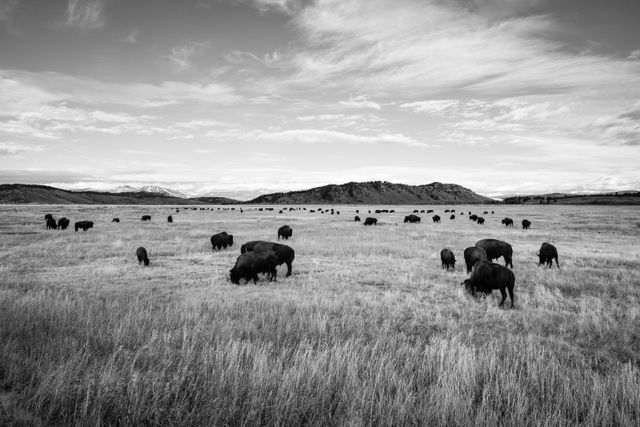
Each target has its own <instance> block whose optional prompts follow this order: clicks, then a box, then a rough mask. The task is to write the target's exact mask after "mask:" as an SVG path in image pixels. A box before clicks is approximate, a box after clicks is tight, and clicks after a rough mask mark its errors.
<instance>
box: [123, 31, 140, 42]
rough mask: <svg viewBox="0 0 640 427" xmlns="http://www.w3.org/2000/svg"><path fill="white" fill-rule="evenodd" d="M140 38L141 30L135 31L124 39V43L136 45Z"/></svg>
mask: <svg viewBox="0 0 640 427" xmlns="http://www.w3.org/2000/svg"><path fill="white" fill-rule="evenodd" d="M139 36H140V31H139V30H137V29H136V30H133V31H131V32H130V33H129V34H127V36H126V37H124V38H122V41H123V42H125V43H130V44H136V43H138V37H139Z"/></svg>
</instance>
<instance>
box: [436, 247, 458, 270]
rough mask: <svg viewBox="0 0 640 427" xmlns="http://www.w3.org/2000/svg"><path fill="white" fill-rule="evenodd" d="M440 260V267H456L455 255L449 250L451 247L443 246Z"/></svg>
mask: <svg viewBox="0 0 640 427" xmlns="http://www.w3.org/2000/svg"><path fill="white" fill-rule="evenodd" d="M440 260H441V261H442V268H445V269H447V270H448V269H449V268H453V269H455V268H456V257H455V256H454V255H453V252H451V249H447V248H444V249H443V250H441V251H440Z"/></svg>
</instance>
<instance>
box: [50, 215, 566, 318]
mask: <svg viewBox="0 0 640 427" xmlns="http://www.w3.org/2000/svg"><path fill="white" fill-rule="evenodd" d="M191 209H194V210H195V209H197V208H191ZM200 209H201V210H204V208H200ZM226 209H227V208H225V210H226ZM303 209H304V210H306V208H303ZM258 210H260V211H262V210H267V211H272V210H273V208H258ZM284 210H286V208H284ZM291 210H293V208H289V211H291ZM240 211H241V212H242V209H240ZM320 211H322V210H319V212H320ZM176 212H179V209H176ZM279 212H282V210H281V211H279ZM309 212H314V211H313V210H310V211H309ZM322 212H327V213H329V212H330V213H331V214H334V212H335V213H337V214H338V215H339V211H334V209H330V210H329V209H326V210H324V211H322ZM394 212H395V211H394V210H388V209H377V210H375V213H394ZM424 212H425V210H421V211H418V210H417V209H416V210H414V211H413V213H412V214H409V215H407V216H405V217H404V223H414V224H415V223H420V222H421V218H420V217H419V216H418V215H416V213H424ZM445 212H446V213H450V214H451V216H450V219H451V220H453V219H455V212H456V211H455V209H447V210H445ZM356 213H360V211H359V210H356ZM369 213H371V211H369ZM426 213H433V210H431V209H430V210H427V211H426ZM488 214H489V212H488V211H485V212H484V215H488ZM491 214H494V211H491ZM459 215H464V212H459ZM467 215H468V217H469V219H470V220H471V221H475V222H477V223H478V224H479V225H483V224H484V222H485V219H484V218H483V217H481V216H478V215H476V214H472V213H471V212H468V213H467ZM140 220H141V221H151V215H142V217H141V218H140ZM432 220H433V222H434V223H439V222H440V216H439V215H434V216H433V217H432ZM45 221H46V227H47V229H62V230H65V229H66V228H67V227H68V226H69V223H70V221H69V219H67V218H64V217H63V218H60V219H59V220H57V221H56V220H55V218H54V217H53V215H51V214H46V215H45ZM355 221H360V217H359V216H356V217H355ZM112 222H115V223H119V222H120V219H119V218H113V219H112ZM167 222H169V223H172V222H173V217H172V216H171V215H169V216H168V217H167ZM377 222H378V220H377V218H374V217H366V218H365V220H364V225H377ZM502 224H504V225H505V226H506V227H513V219H511V218H503V219H502ZM530 226H531V222H530V221H529V220H527V219H524V220H522V228H523V229H528V228H529V227H530ZM74 228H75V231H78V230H80V229H82V230H83V231H86V230H88V229H90V228H93V222H92V221H78V222H76V223H75V224H74ZM292 236H293V229H292V228H291V227H290V226H288V225H284V226H282V227H280V228H279V229H278V230H277V239H278V240H280V239H281V238H282V239H283V240H287V239H289V238H291V237H292ZM233 243H234V242H233V235H231V234H228V233H227V232H225V231H223V232H221V233H217V234H214V235H213V236H211V247H212V250H213V251H214V252H215V251H220V250H223V249H226V248H227V247H231V246H233ZM512 256H513V249H512V247H511V245H510V244H509V243H507V242H503V241H501V240H496V239H483V240H479V241H478V242H476V244H475V245H474V246H471V247H468V248H466V249H465V250H464V252H463V257H464V261H465V264H466V270H467V274H470V277H469V278H468V279H466V280H465V281H464V282H462V283H461V285H463V286H464V288H465V290H466V291H467V292H468V293H470V294H471V295H474V296H475V295H477V294H485V295H486V294H490V293H491V292H492V291H493V290H499V291H500V293H501V294H502V300H501V301H500V306H502V305H503V304H504V302H505V300H506V298H507V293H508V295H509V297H510V299H511V307H513V304H514V285H515V276H514V274H513V271H512V270H510V269H509V267H510V268H511V269H513V262H512ZM136 257H137V259H138V263H140V264H143V265H145V266H148V265H149V255H148V253H147V250H146V249H145V248H144V247H139V248H138V249H137V250H136ZM294 257H295V251H294V250H293V248H291V247H289V246H287V245H284V244H281V243H276V242H267V241H261V240H254V241H250V242H246V243H244V244H243V245H242V246H241V247H240V256H239V257H238V258H237V260H236V263H235V265H234V266H233V268H232V269H231V270H229V278H230V280H231V282H232V283H235V284H240V281H241V280H243V279H244V280H245V283H248V282H249V281H253V282H254V284H255V283H257V282H258V280H259V279H258V274H265V275H266V277H267V279H268V280H269V281H274V280H276V279H277V269H276V268H277V267H278V266H280V265H282V264H286V265H287V274H286V277H289V276H290V275H291V271H292V263H293V260H294ZM500 257H502V258H504V261H505V265H504V266H502V265H499V264H495V263H493V262H492V261H493V260H495V259H498V258H500ZM440 258H441V261H442V268H445V269H455V263H456V259H455V255H454V253H453V252H452V251H451V250H450V249H448V248H445V249H442V251H441V252H440ZM538 258H539V265H542V264H545V265H546V266H548V267H549V268H551V267H552V266H553V260H554V259H555V261H556V266H557V267H558V268H560V265H559V263H558V251H557V249H556V247H555V246H553V245H552V244H550V243H547V242H545V243H542V246H541V247H540V250H539V252H538Z"/></svg>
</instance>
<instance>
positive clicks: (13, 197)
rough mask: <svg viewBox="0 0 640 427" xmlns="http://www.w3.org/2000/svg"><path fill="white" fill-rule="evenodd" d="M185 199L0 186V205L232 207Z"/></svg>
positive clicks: (225, 201)
mask: <svg viewBox="0 0 640 427" xmlns="http://www.w3.org/2000/svg"><path fill="white" fill-rule="evenodd" d="M202 199H206V200H200V198H195V199H187V198H182V197H175V196H169V195H166V194H162V193H155V192H149V191H136V192H121V193H108V192H100V191H68V190H62V189H60V188H55V187H49V186H46V185H32V184H2V185H0V203H2V204H18V203H34V204H50V205H58V204H60V205H63V204H80V205H201V204H236V203H240V202H238V201H237V200H232V199H227V198H226V197H205V198H202Z"/></svg>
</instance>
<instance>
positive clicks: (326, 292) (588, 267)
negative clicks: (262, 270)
mask: <svg viewBox="0 0 640 427" xmlns="http://www.w3.org/2000/svg"><path fill="white" fill-rule="evenodd" d="M313 208H315V207H307V209H308V210H309V209H313ZM335 208H336V209H338V210H340V212H341V215H339V216H338V215H333V216H332V215H329V214H319V213H309V212H308V210H307V211H293V212H286V213H284V214H278V213H277V209H276V210H275V211H274V212H259V211H256V210H254V209H253V208H246V207H245V208H244V209H245V212H244V213H242V214H241V213H240V212H239V210H235V211H231V210H217V207H215V208H212V210H210V211H209V210H207V211H201V210H197V211H191V210H189V211H184V209H183V208H181V212H180V213H175V209H173V208H170V207H166V206H165V207H163V206H148V207H141V206H1V207H0V214H1V217H2V223H1V224H0V425H7V424H21V425H74V424H75V425H89V424H92V425H100V424H103V425H115V424H119V425H156V424H159V425H254V424H261V425H263V424H269V425H271V424H278V425H300V424H310V425H370V424H373V425H385V426H386V425H465V426H466V425H487V426H498V425H518V426H524V425H548V426H567V425H598V426H601V425H629V426H636V425H638V424H639V423H640V244H639V236H640V226H638V213H639V212H640V209H639V208H638V207H621V206H607V207H604V206H586V207H585V206H518V205H509V206H503V205H497V206H495V205H494V206H472V207H470V206H455V208H456V209H457V210H458V212H459V211H464V212H465V214H466V212H468V211H469V210H472V211H473V212H474V213H480V214H482V212H483V211H485V210H489V211H491V210H495V212H496V213H495V215H491V214H489V215H483V216H484V217H485V218H486V220H487V222H486V224H485V225H484V226H478V225H477V224H475V223H473V222H471V221H469V220H468V219H467V218H466V215H464V217H460V216H459V215H458V219H456V220H453V221H451V220H449V219H448V218H449V214H444V213H443V210H444V209H445V207H429V208H433V209H435V211H436V213H439V214H440V216H441V217H442V218H443V219H442V223H441V224H433V223H432V222H431V219H430V217H431V215H427V214H419V215H420V216H422V219H423V222H422V223H421V224H403V223H402V219H403V217H404V215H406V214H408V213H410V212H412V210H413V209H414V208H415V207H412V206H411V207H408V206H385V207H384V208H392V209H395V210H396V213H394V214H379V215H372V216H375V217H377V218H378V219H379V225H378V226H371V227H365V226H363V225H362V224H361V223H355V222H353V216H354V215H355V210H356V209H359V210H360V216H361V217H362V218H363V219H364V217H366V216H368V214H367V211H368V210H369V209H371V210H373V209H375V207H367V206H335ZM422 208H426V207H420V209H422ZM45 213H52V214H53V215H54V216H55V217H56V218H60V217H62V216H66V217H67V218H69V219H70V220H71V228H70V229H67V230H66V231H51V230H49V231H48V230H45V225H44V214H45ZM147 213H148V214H151V215H152V217H153V218H152V221H151V222H150V223H146V222H145V223H142V222H141V221H140V216H141V215H142V214H147ZM169 214H172V215H173V218H174V221H175V222H174V223H173V224H169V223H167V222H166V216H167V215H169ZM116 216H117V217H119V218H120V220H121V222H120V223H119V224H115V223H111V218H113V217H116ZM504 216H509V217H511V218H513V219H514V220H515V223H516V227H514V228H513V229H507V228H504V227H503V226H502V225H501V224H500V220H501V219H502V218H503V217H504ZM523 218H528V219H529V220H531V221H532V227H531V229H530V230H522V229H521V227H520V221H521V220H522V219H523ZM83 219H87V220H92V221H94V222H95V226H94V228H93V229H91V230H89V231H87V232H81V231H79V232H77V233H76V232H74V231H73V229H72V228H73V222H75V221H79V220H83ZM284 224H289V225H290V226H291V227H292V228H293V230H294V231H293V238H292V239H291V240H289V242H288V243H287V244H289V245H290V246H291V247H293V248H294V249H295V251H296V259H295V261H294V263H293V275H292V276H291V277H288V278H285V277H284V276H285V271H286V266H284V265H283V266H281V267H280V268H279V270H278V273H279V274H278V280H277V282H272V283H269V282H268V281H266V280H262V281H260V282H259V283H258V284H257V285H253V284H247V285H245V286H237V285H233V284H231V283H230V282H229V280H228V271H229V269H230V268H231V267H233V265H234V263H235V260H236V258H237V256H238V255H239V253H240V245H241V244H242V243H244V242H246V241H249V240H258V239H261V240H273V241H275V239H276V230H277V228H278V227H279V226H281V225H284ZM223 230H225V231H227V232H229V233H230V234H233V235H234V241H235V244H234V246H233V247H232V248H230V249H226V250H223V251H221V252H216V253H213V252H212V251H211V245H210V242H209V238H210V237H211V235H212V234H214V233H217V232H220V231H223ZM482 238H498V239H502V240H506V241H507V242H509V243H511V245H512V246H513V248H514V258H513V264H514V273H515V277H516V285H515V296H516V304H515V309H513V310H510V309H500V308H498V307H497V305H498V302H499V292H496V293H495V294H494V295H492V296H489V297H487V298H486V299H477V300H476V299H473V298H471V297H470V296H468V295H466V294H465V293H464V292H463V289H462V286H461V285H460V283H461V282H462V281H463V280H464V279H465V278H466V277H467V274H466V270H465V267H464V259H463V256H462V251H463V250H464V249H465V248H466V247H467V246H473V245H474V243H475V242H476V241H477V240H479V239H482ZM544 241H547V242H550V243H553V244H554V245H555V246H556V247H557V248H558V251H559V255H560V266H561V269H560V270H558V269H556V268H555V266H554V268H553V269H547V268H542V267H538V265H537V263H538V261H537V257H536V253H537V250H538V248H539V247H540V244H541V243H542V242H544ZM138 246H144V247H146V248H147V250H148V252H149V257H150V260H151V264H150V266H149V267H147V268H142V267H140V266H139V265H138V264H137V260H136V258H135V250H136V248H137V247H138ZM444 247H448V248H450V249H451V250H453V252H454V253H455V255H456V259H457V260H458V262H457V265H456V269H455V271H445V270H443V269H442V268H441V266H440V258H439V253H440V250H441V249H442V248H444ZM499 262H502V259H500V260H499ZM508 303H509V302H507V304H508Z"/></svg>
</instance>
